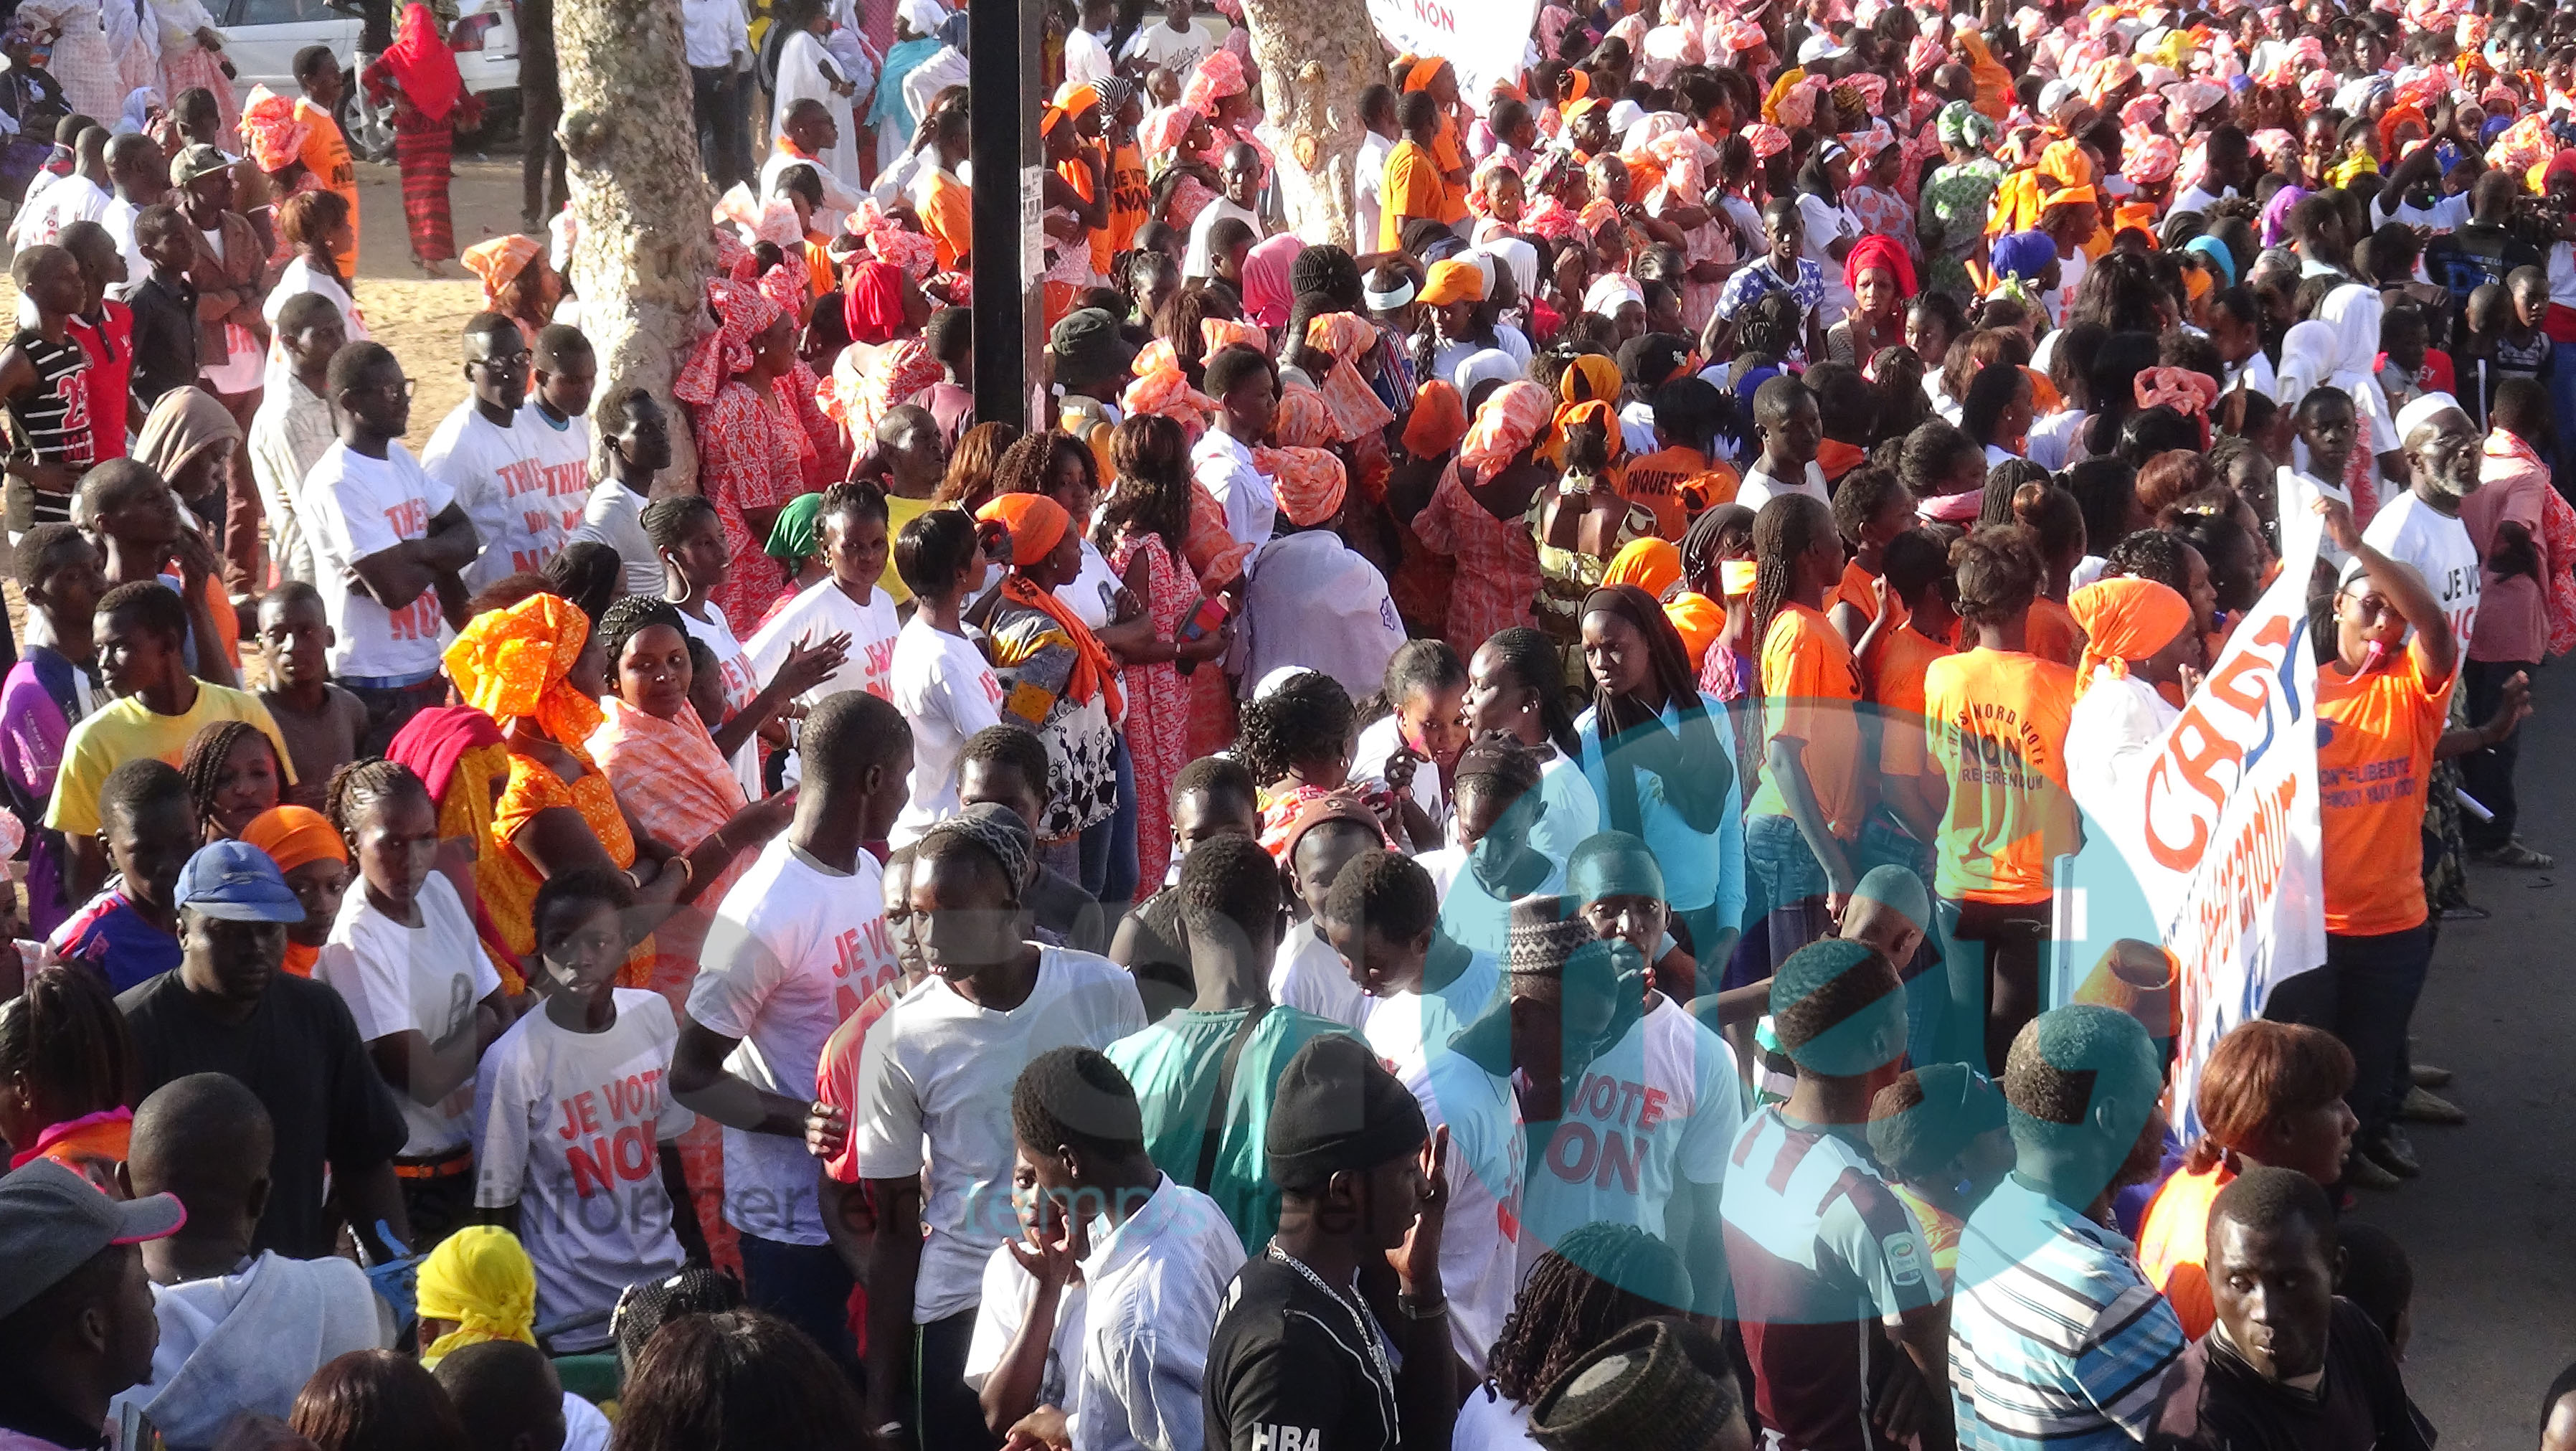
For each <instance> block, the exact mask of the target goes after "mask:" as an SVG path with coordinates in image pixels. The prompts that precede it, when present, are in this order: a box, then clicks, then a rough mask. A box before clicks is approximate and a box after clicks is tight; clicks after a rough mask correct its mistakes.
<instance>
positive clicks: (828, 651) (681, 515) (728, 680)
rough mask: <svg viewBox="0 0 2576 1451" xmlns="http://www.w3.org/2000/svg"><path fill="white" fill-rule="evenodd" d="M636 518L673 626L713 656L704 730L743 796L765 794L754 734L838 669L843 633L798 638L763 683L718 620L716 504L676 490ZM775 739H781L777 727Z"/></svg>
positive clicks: (727, 566) (720, 563) (720, 551)
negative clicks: (649, 545)
mask: <svg viewBox="0 0 2576 1451" xmlns="http://www.w3.org/2000/svg"><path fill="white" fill-rule="evenodd" d="M641 517H642V522H643V525H644V536H645V537H646V538H647V539H650V540H652V541H653V552H654V553H655V554H657V555H659V556H661V560H662V569H663V579H664V583H663V586H662V598H664V599H666V600H669V601H670V602H671V603H672V604H673V605H674V606H676V607H678V609H679V611H680V623H681V624H683V625H686V626H687V627H688V630H689V638H690V639H692V640H696V641H698V642H699V643H700V644H703V645H705V646H706V647H707V653H708V654H709V655H711V656H713V657H714V659H715V667H714V668H713V669H712V670H709V671H706V672H704V673H705V676H706V680H705V682H704V684H703V685H701V686H699V687H698V688H699V689H706V690H711V691H713V692H714V693H715V695H716V696H717V700H716V701H715V702H713V705H712V706H711V705H708V704H702V705H701V706H700V707H699V708H700V709H701V710H707V709H710V708H713V706H720V707H721V708H720V709H716V710H715V713H714V714H713V715H710V716H708V717H707V718H708V719H709V720H710V721H713V722H715V724H713V725H711V726H709V728H708V731H709V734H711V735H713V736H714V737H715V740H716V749H717V750H719V751H721V752H723V753H724V755H725V757H726V758H727V759H728V760H730V761H732V762H733V769H734V775H735V776H736V778H738V779H739V780H740V781H741V782H742V794H743V796H744V798H745V799H746V800H748V799H752V798H756V797H759V796H761V795H763V794H764V793H763V791H762V790H761V780H760V742H759V741H758V740H757V739H755V737H757V736H758V735H759V734H760V733H761V732H762V731H763V730H766V729H768V728H769V726H770V724H771V723H772V722H773V721H775V720H776V719H777V718H778V714H779V712H780V711H782V710H784V709H786V707H787V705H788V704H789V703H790V702H792V701H794V700H795V699H796V698H797V697H798V696H800V695H803V694H804V693H805V692H806V691H808V690H810V689H812V688H813V687H814V685H815V683H816V682H818V681H821V680H825V679H828V678H830V677H831V676H832V675H833V673H835V672H836V671H838V670H839V669H840V668H841V664H842V661H843V659H844V658H845V657H846V655H847V654H848V651H849V646H850V641H849V637H848V636H847V635H836V636H831V637H829V638H826V639H823V640H820V641H817V642H815V643H813V644H810V645H809V644H807V643H805V642H803V641H797V642H794V643H792V644H790V645H789V646H788V648H787V655H786V658H785V659H783V660H781V661H779V662H778V664H777V665H776V666H775V667H774V668H773V669H771V670H770V671H769V673H768V678H767V679H766V680H765V681H764V680H763V679H762V678H761V677H760V676H759V675H758V674H756V673H754V671H753V670H752V668H751V656H749V655H748V654H746V653H744V651H743V648H742V642H741V641H740V640H738V639H736V638H735V637H734V632H733V624H732V622H731V621H729V620H727V619H726V618H725V612H724V607H723V606H721V605H719V604H717V603H716V602H715V600H714V599H713V598H712V595H713V593H714V591H715V588H716V586H718V585H720V584H722V583H724V579H725V575H726V573H727V572H728V571H730V570H731V569H732V568H733V561H732V560H730V559H728V558H726V557H725V539H724V524H723V522H722V521H721V520H719V519H718V518H717V517H716V506H715V505H713V504H711V503H709V502H707V498H706V496H705V495H703V494H679V495H675V496H673V497H671V498H668V499H656V500H654V501H653V502H652V503H650V504H647V505H645V506H644V513H643V515H642V516H641ZM756 567H760V568H766V567H767V566H765V565H763V566H756ZM702 699H703V697H702ZM776 739H778V740H780V741H782V742H783V741H784V740H785V739H786V737H785V734H784V732H781V733H779V735H778V736H777V737H776Z"/></svg>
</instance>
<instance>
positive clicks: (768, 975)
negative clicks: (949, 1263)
mask: <svg viewBox="0 0 2576 1451" xmlns="http://www.w3.org/2000/svg"><path fill="white" fill-rule="evenodd" d="M804 744H805V751H806V765H805V779H804V781H803V783H802V786H801V787H800V789H799V791H798V794H797V798H796V819H795V821H794V822H793V823H792V824H791V825H790V826H789V827H788V828H787V831H786V834H785V835H783V836H780V837H777V838H776V839H774V840H772V841H771V842H770V843H769V845H768V846H767V847H764V848H763V849H762V850H761V853H760V856H759V857H758V858H757V859H755V860H754V861H753V862H752V864H751V866H750V867H749V868H748V869H746V870H745V871H744V872H743V874H742V876H741V877H740V878H739V879H738V880H736V881H735V883H734V884H733V886H732V888H731V889H730V890H728V891H727V892H726V893H725V897H724V902H723V904H722V905H720V906H719V907H717V909H716V917H715V921H714V923H713V924H711V925H710V926H709V928H708V930H707V941H706V948H705V950H704V952H703V953H702V954H701V957H700V961H701V962H702V964H703V966H701V967H700V968H699V970H698V976H697V980H696V981H695V982H693V983H691V984H690V986H689V1002H688V1012H687V1014H686V1016H685V1017H683V1018H682V1020H681V1022H680V1042H679V1046H678V1048H677V1049H676V1050H674V1052H673V1054H672V1058H671V1091H672V1093H673V1094H674V1095H676V1096H677V1097H678V1098H679V1100H680V1102H681V1103H682V1104H683V1105H684V1106H686V1107H688V1108H689V1109H691V1110H693V1111H695V1112H698V1113H702V1114H704V1115H706V1116H707V1117H708V1118H711V1119H714V1120H715V1121H716V1122H717V1123H719V1124H722V1125H723V1126H724V1180H725V1202H724V1217H725V1222H726V1223H727V1224H730V1225H732V1226H733V1227H734V1228H735V1229H737V1230H739V1231H740V1232H741V1245H742V1259H743V1272H744V1273H743V1279H744V1288H745V1289H746V1290H747V1291H748V1293H749V1294H750V1297H751V1303H752V1304H754V1305H756V1306H759V1307H761V1308H764V1309H768V1310H771V1311H773V1312H774V1313H776V1314H778V1315H780V1316H781V1317H783V1318H785V1319H787V1320H789V1321H790V1322H792V1323H794V1324H795V1325H796V1326H797V1327H798V1328H799V1329H802V1330H803V1331H805V1333H806V1334H808V1335H811V1336H813V1337H814V1340H815V1343H816V1344H818V1345H821V1346H822V1347H824V1349H825V1351H826V1352H827V1353H829V1354H831V1355H832V1357H833V1358H834V1360H835V1361H837V1362H839V1363H840V1364H841V1365H842V1366H843V1368H844V1369H854V1368H855V1364H856V1359H857V1356H856V1351H855V1349H854V1345H853V1341H852V1338H851V1335H850V1328H849V1318H848V1316H847V1314H846V1313H844V1309H843V1307H844V1305H845V1303H846V1302H847V1300H848V1299H849V1294H850V1289H851V1286H852V1285H853V1284H854V1283H855V1282H854V1281H853V1280H852V1278H851V1275H850V1271H849V1269H848V1267H847V1266H846V1265H845V1264H844V1263H843V1262H842V1260H841V1258H840V1257H839V1256H837V1255H835V1254H834V1253H833V1252H832V1249H831V1248H830V1240H829V1238H828V1234H829V1233H832V1232H837V1231H832V1230H831V1229H830V1228H829V1224H828V1215H827V1213H826V1211H827V1210H828V1209H830V1208H831V1206H828V1205H825V1204H823V1203H821V1202H820V1201H819V1200H818V1197H817V1192H816V1185H817V1184H818V1183H819V1182H820V1173H819V1169H818V1165H817V1164H816V1162H815V1156H816V1154H817V1153H823V1154H832V1153H838V1152H840V1150H841V1148H842V1146H843V1144H844V1142H845V1141H846V1139H847V1137H848V1132H849V1126H848V1124H847V1122H846V1121H845V1120H844V1119H843V1117H842V1115H841V1113H840V1111H839V1110H837V1109H834V1108H831V1107H829V1106H828V1105H825V1104H823V1103H820V1102H817V1101H816V1100H815V1097H814V1091H815V1083H816V1078H815V1071H816V1067H817V1065H818V1064H819V1062H820V1061H821V1058H822V1053H823V1045H824V1043H825V1042H826V1041H827V1040H829V1039H830V1038H831V1036H832V1032H833V1030H834V1029H835V1028H837V1027H839V1026H840V1024H841V1020H842V1019H844V1018H846V1017H848V1016H850V1014H851V1013H852V1012H854V1011H856V1010H857V1008H858V1006H859V1005H860V1004H861V1003H863V1002H865V1001H866V1000H867V999H868V997H869V996H870V995H871V994H873V993H875V992H876V991H877V990H878V989H879V988H881V987H883V986H885V985H886V984H887V983H890V982H892V981H894V980H895V978H896V976H897V975H898V974H899V973H900V972H901V971H902V968H901V965H900V964H899V963H898V961H897V959H896V956H895V950H894V942H893V939H892V937H891V935H890V934H889V933H888V931H887V929H886V921H885V898H884V895H883V888H882V886H881V885H880V882H879V878H880V877H881V875H882V872H881V871H880V869H879V868H878V866H877V860H876V858H875V857H873V856H871V855H869V854H868V852H867V850H866V849H865V847H864V846H862V843H864V842H868V841H874V840H880V839H882V838H883V837H884V836H885V834H886V832H887V831H888V830H889V829H890V828H891V827H892V826H893V825H894V816H895V812H897V811H898V810H900V809H902V806H903V795H904V781H905V778H906V777H907V776H908V775H909V774H910V773H911V770H912V732H911V731H910V730H909V729H907V728H906V727H905V726H904V723H903V716H902V715H901V713H899V712H898V711H896V710H895V708H894V707H893V706H891V705H888V704H887V703H886V702H884V701H882V700H879V699H877V698H876V697H874V696H871V695H865V694H861V693H860V692H858V691H843V692H841V693H840V694H837V695H833V696H829V697H827V698H825V700H824V701H823V703H822V704H820V705H817V706H815V707H814V708H813V710H812V711H811V712H810V713H808V714H807V716H806V718H805V733H804ZM809 1146H810V1148H809Z"/></svg>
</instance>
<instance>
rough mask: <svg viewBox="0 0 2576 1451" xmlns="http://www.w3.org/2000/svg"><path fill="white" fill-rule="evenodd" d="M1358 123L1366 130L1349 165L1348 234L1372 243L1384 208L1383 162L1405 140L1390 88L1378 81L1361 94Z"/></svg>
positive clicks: (1375, 237)
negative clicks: (1349, 213) (1358, 152)
mask: <svg viewBox="0 0 2576 1451" xmlns="http://www.w3.org/2000/svg"><path fill="white" fill-rule="evenodd" d="M1360 124H1361V125H1363V126H1365V127H1367V128H1368V131H1367V133H1366V134H1365V135H1363V136H1361V137H1360V154H1359V156H1358V158H1357V159H1356V160H1354V161H1352V163H1351V235H1352V236H1354V237H1358V238H1360V239H1362V240H1363V241H1366V242H1371V243H1374V242H1375V241H1376V240H1377V233H1378V223H1379V218H1380V215H1381V214H1382V213H1383V212H1384V210H1385V207H1386V202H1385V199H1384V198H1385V191H1386V159H1387V157H1388V156H1390V155H1392V154H1394V151H1395V146H1396V143H1397V142H1399V141H1402V140H1403V139H1404V128H1403V127H1402V126H1401V125H1399V124H1397V122H1396V119H1395V88H1394V87H1393V86H1390V85H1387V84H1385V83H1384V82H1379V83H1378V84H1376V85H1372V86H1370V87H1369V88H1368V89H1367V90H1365V91H1362V92H1360ZM1362 250H1366V249H1365V248H1363V249H1362Z"/></svg>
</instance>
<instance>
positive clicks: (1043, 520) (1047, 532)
mask: <svg viewBox="0 0 2576 1451" xmlns="http://www.w3.org/2000/svg"><path fill="white" fill-rule="evenodd" d="M975 517H976V518H977V519H979V520H984V521H987V522H989V521H991V520H995V519H999V520H1000V521H1002V523H1003V524H1004V525H1006V526H1008V527H1009V529H1010V531H1011V564H1012V566H1013V568H1012V570H1011V572H1010V573H1008V574H1006V575H1003V576H1002V598H1004V599H1006V600H1009V601H1010V602H1011V603H1013V604H1016V605H1020V606H1023V607H1025V608H1028V609H1032V610H1036V611H1037V612H1038V613H1040V614H1042V615H1045V616H1046V617H1047V618H1048V619H1051V620H1053V621H1055V623H1056V628H1057V629H1059V630H1061V631H1063V632H1064V637H1065V639H1066V640H1067V641H1069V642H1071V643H1072V645H1073V652H1074V663H1073V678H1072V679H1070V680H1068V681H1066V682H1065V687H1064V695H1065V699H1067V700H1070V701H1072V702H1073V703H1074V704H1076V705H1083V704H1086V703H1088V702H1089V701H1090V699H1091V697H1092V695H1093V694H1094V693H1095V692H1097V693H1102V694H1104V695H1105V697H1106V699H1107V701H1108V706H1109V715H1110V717H1111V719H1113V720H1114V719H1116V718H1117V717H1118V715H1119V714H1120V713H1121V712H1122V711H1124V710H1125V709H1126V698H1125V697H1124V696H1123V695H1121V694H1120V693H1119V690H1118V668H1117V666H1115V665H1114V664H1112V663H1111V662H1110V659H1109V652H1108V651H1107V650H1106V649H1103V648H1102V647H1101V644H1100V638H1099V637H1098V636H1096V635H1094V634H1092V633H1091V627H1090V626H1088V625H1085V624H1084V623H1083V622H1082V621H1081V620H1080V619H1078V618H1076V617H1075V615H1074V613H1073V611H1071V610H1069V609H1067V608H1065V607H1064V605H1063V604H1062V603H1061V602H1060V601H1058V600H1057V599H1056V597H1055V592H1054V591H1052V590H1043V589H1040V588H1038V587H1037V586H1036V585H1034V584H1031V583H1029V579H1028V576H1027V575H1024V574H1022V573H1020V572H1019V569H1018V566H1021V565H1027V564H1035V563H1036V562H1038V561H1039V560H1041V559H1044V558H1045V557H1046V556H1047V555H1048V554H1049V553H1050V552H1052V551H1053V550H1054V549H1055V547H1056V545H1058V544H1059V543H1062V542H1063V540H1064V536H1065V531H1066V530H1068V529H1071V528H1072V527H1073V516H1072V515H1070V514H1068V513H1066V512H1065V511H1064V506H1063V505H1062V504H1059V503H1057V502H1056V501H1055V500H1053V499H1050V498H1048V497H1047V496H1046V495H1044V494H1003V495H1001V496H999V497H997V498H995V499H994V500H993V501H992V502H991V503H989V504H986V505H985V506H984V507H983V508H981V509H978V510H976V511H975Z"/></svg>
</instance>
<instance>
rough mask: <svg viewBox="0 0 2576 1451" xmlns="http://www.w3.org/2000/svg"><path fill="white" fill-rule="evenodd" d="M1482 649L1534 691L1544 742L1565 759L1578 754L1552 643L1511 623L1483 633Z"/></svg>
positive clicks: (1558, 658) (1560, 660)
mask: <svg viewBox="0 0 2576 1451" xmlns="http://www.w3.org/2000/svg"><path fill="white" fill-rule="evenodd" d="M1485 648H1486V649H1488V650H1491V651H1493V652H1494V654H1495V656H1496V657H1497V658H1499V659H1500V660H1501V661H1502V663H1503V668H1505V669H1507V670H1509V671H1510V672H1511V673H1512V679H1514V680H1516V681H1518V682H1520V683H1521V684H1522V685H1523V686H1525V687H1526V688H1528V689H1529V690H1531V691H1534V692H1536V693H1537V695H1538V722H1539V729H1541V730H1543V731H1545V732H1546V733H1547V740H1548V744H1550V745H1552V746H1554V747H1556V748H1557V750H1559V751H1560V752H1563V753H1564V755H1565V757H1566V758H1567V759H1568V760H1572V759H1575V758H1576V757H1579V756H1580V755H1582V754H1583V743H1582V741H1581V740H1580V739H1579V738H1577V737H1576V735H1575V734H1574V710H1573V708H1572V707H1571V706H1569V705H1567V704H1566V700H1565V664H1564V657H1563V656H1561V655H1559V654H1558V653H1557V648H1556V642H1554V641H1553V640H1550V639H1549V638H1548V637H1547V636H1546V634H1545V633H1543V632H1541V631H1539V630H1536V629H1533V628H1532V627H1530V626H1528V625H1514V626H1512V627H1511V628H1510V629H1508V630H1496V631H1495V632H1494V633H1493V634H1492V635H1490V636H1487V637H1486V639H1485Z"/></svg>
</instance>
